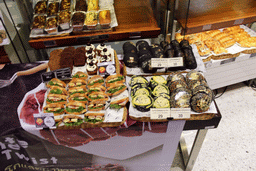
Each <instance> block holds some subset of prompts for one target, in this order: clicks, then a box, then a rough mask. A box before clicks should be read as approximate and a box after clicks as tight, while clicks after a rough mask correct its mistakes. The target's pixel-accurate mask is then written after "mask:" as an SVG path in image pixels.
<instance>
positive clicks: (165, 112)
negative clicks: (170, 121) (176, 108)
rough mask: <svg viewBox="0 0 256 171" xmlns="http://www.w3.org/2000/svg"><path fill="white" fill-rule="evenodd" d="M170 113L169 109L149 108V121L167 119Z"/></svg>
mask: <svg viewBox="0 0 256 171" xmlns="http://www.w3.org/2000/svg"><path fill="white" fill-rule="evenodd" d="M170 111H171V109H170V108H150V119H167V118H168V117H170Z"/></svg>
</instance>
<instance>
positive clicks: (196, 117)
mask: <svg viewBox="0 0 256 171" xmlns="http://www.w3.org/2000/svg"><path fill="white" fill-rule="evenodd" d="M214 115H215V114H214V113H202V114H191V115H190V118H188V119H173V120H210V119H212V118H213V117H214ZM130 118H131V119H133V120H135V121H139V122H167V121H168V120H167V119H150V117H141V118H136V117H133V116H130Z"/></svg>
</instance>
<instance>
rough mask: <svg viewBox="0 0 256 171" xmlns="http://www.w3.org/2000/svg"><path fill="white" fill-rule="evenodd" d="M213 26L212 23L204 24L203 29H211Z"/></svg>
mask: <svg viewBox="0 0 256 171" xmlns="http://www.w3.org/2000/svg"><path fill="white" fill-rule="evenodd" d="M211 27H212V25H211V24H208V25H204V26H203V29H202V30H203V31H204V30H210V29H211Z"/></svg>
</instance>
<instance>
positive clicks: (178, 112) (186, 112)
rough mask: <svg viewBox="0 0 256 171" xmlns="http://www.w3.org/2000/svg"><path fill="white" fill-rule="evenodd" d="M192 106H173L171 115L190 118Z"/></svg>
mask: <svg viewBox="0 0 256 171" xmlns="http://www.w3.org/2000/svg"><path fill="white" fill-rule="evenodd" d="M190 113H191V109H190V108H171V117H173V119H188V118H190Z"/></svg>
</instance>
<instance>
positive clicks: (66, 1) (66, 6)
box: [60, 0, 71, 11]
mask: <svg viewBox="0 0 256 171" xmlns="http://www.w3.org/2000/svg"><path fill="white" fill-rule="evenodd" d="M70 3H71V0H62V1H61V4H60V10H61V11H62V10H63V11H65V10H70Z"/></svg>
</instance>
